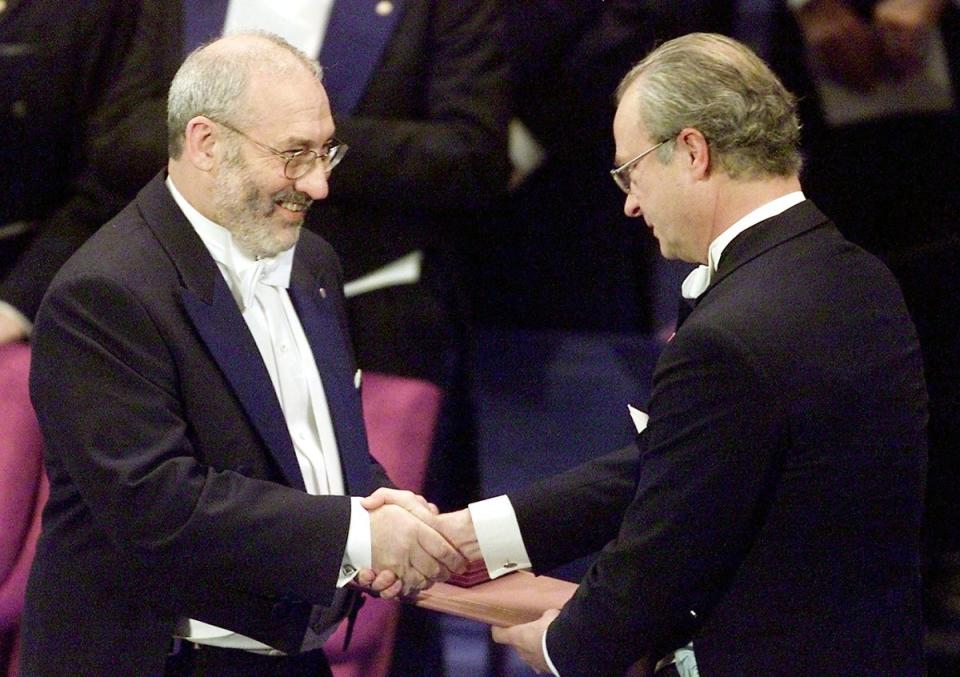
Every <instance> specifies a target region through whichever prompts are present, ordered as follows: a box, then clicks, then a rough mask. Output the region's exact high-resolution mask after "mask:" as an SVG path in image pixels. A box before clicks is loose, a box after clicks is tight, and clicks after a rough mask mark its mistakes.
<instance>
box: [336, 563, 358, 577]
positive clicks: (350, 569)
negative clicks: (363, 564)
mask: <svg viewBox="0 0 960 677" xmlns="http://www.w3.org/2000/svg"><path fill="white" fill-rule="evenodd" d="M340 571H341V573H343V575H344V576H353V575H354V574H355V573H357V568H356V567H355V566H353V565H352V564H344V565H343V567H342V568H341V569H340Z"/></svg>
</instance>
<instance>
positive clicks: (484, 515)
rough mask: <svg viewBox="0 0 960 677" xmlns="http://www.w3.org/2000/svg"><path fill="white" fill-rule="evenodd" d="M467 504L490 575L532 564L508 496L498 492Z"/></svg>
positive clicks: (500, 574)
mask: <svg viewBox="0 0 960 677" xmlns="http://www.w3.org/2000/svg"><path fill="white" fill-rule="evenodd" d="M467 507H468V509H469V510H470V518H471V519H472V520H473V528H474V531H476V534H477V543H478V544H479V546H480V553H481V554H482V555H483V563H484V564H485V565H486V566H487V573H488V574H489V576H490V578H497V577H498V576H503V575H504V574H509V573H510V572H511V571H516V570H517V569H529V568H530V566H531V565H530V557H529V555H527V548H526V546H525V545H524V544H523V536H521V535H520V525H519V524H517V515H516V513H514V511H513V505H512V504H511V503H510V499H509V498H507V497H506V496H497V497H495V498H488V499H486V500H484V501H477V502H476V503H471V504H470V505H469V506H467Z"/></svg>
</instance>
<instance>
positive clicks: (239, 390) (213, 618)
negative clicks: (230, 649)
mask: <svg viewBox="0 0 960 677" xmlns="http://www.w3.org/2000/svg"><path fill="white" fill-rule="evenodd" d="M163 178H164V177H163V175H162V174H161V175H159V176H158V177H157V178H156V179H155V180H154V181H152V182H151V183H150V184H148V185H147V187H146V188H144V189H143V191H142V192H141V193H140V195H139V196H138V197H137V199H136V201H135V202H134V203H132V204H131V205H130V206H128V207H127V208H126V209H125V210H124V211H123V212H121V214H120V215H118V216H117V217H116V219H114V220H112V221H111V222H110V223H109V224H108V225H107V226H105V227H104V228H103V229H102V230H100V231H99V232H98V234H97V235H96V236H95V237H94V238H92V239H91V240H90V241H89V242H88V243H87V244H86V245H85V246H84V247H83V248H82V249H81V250H80V251H79V252H78V253H77V254H76V256H75V257H74V258H73V259H72V260H71V261H70V263H69V264H68V265H67V266H66V267H64V269H63V270H62V272H61V273H60V274H59V276H58V277H57V279H56V280H55V282H54V283H53V285H52V287H51V289H50V292H49V294H48V296H47V299H46V301H45V303H44V306H43V311H42V312H41V314H40V316H39V318H38V323H37V332H36V343H35V347H34V357H33V360H34V361H33V368H32V377H31V395H32V398H33V401H34V405H35V407H36V409H37V413H38V417H39V419H40V423H41V427H42V428H43V431H44V439H45V442H46V445H47V448H46V455H45V463H46V467H47V471H48V473H49V477H50V484H51V490H50V498H49V501H48V503H47V507H46V510H45V513H44V530H43V534H42V536H41V539H40V543H39V545H38V549H37V555H36V559H35V562H34V569H33V571H32V573H31V578H30V583H29V588H28V594H27V608H26V611H25V616H24V633H23V636H24V640H23V670H24V673H25V674H29V675H56V674H63V670H64V669H65V667H66V669H68V670H69V671H70V672H72V673H75V674H103V675H106V674H130V675H133V674H136V675H158V674H162V672H163V667H164V659H165V658H166V654H167V651H168V649H169V647H170V641H171V637H172V635H173V634H174V629H175V624H176V622H177V620H178V618H181V617H183V616H187V617H191V618H197V619H200V620H203V621H206V622H208V623H212V624H214V625H219V626H221V627H227V628H230V629H231V630H234V631H236V632H240V633H241V634H244V635H247V636H249V637H253V638H255V639H258V640H260V641H262V642H264V643H267V644H269V645H270V646H273V647H276V648H279V649H281V650H283V651H286V652H294V653H295V652H297V651H299V649H300V645H301V641H302V640H303V637H304V632H305V630H306V627H307V622H308V620H309V618H310V613H311V607H312V606H313V605H324V604H329V603H330V602H331V599H332V595H333V591H334V589H335V588H334V586H335V583H336V581H337V576H338V573H339V569H340V564H341V560H342V557H343V550H344V544H345V543H346V538H347V527H348V524H349V514H350V500H349V498H348V497H346V496H311V495H308V494H306V493H305V492H304V491H303V479H302V475H301V474H300V469H299V465H298V463H297V460H296V457H295V454H294V450H293V446H292V442H291V440H290V434H289V432H288V430H287V427H286V423H285V419H284V415H283V412H282V411H281V408H280V404H279V402H278V401H277V397H276V394H275V392H274V390H273V386H272V384H271V381H270V377H269V375H268V374H267V371H266V368H265V367H264V364H263V361H262V358H261V357H260V353H259V352H258V349H257V346H256V344H255V343H254V340H253V337H252V335H251V334H250V332H249V330H248V329H247V326H246V324H245V322H244V320H243V318H242V316H241V314H240V311H239V309H238V308H237V304H236V302H235V301H234V298H233V296H232V295H231V293H230V291H229V290H228V288H227V286H226V284H225V282H224V279H223V276H222V274H221V272H220V270H219V269H218V268H217V265H216V263H215V262H214V261H213V259H212V257H211V256H210V254H209V253H208V251H207V250H206V248H205V247H204V245H203V243H202V241H201V240H200V238H199V237H198V236H197V234H196V233H195V232H194V230H193V228H192V227H191V226H190V224H189V223H188V222H187V220H186V218H185V217H184V215H183V214H182V212H181V211H180V209H179V208H178V207H177V205H176V204H175V203H174V201H173V198H172V196H171V195H170V193H169V191H168V190H167V188H166V186H165V185H164V183H163ZM341 283H342V275H341V272H340V269H339V264H338V262H337V259H336V257H335V255H334V254H333V252H332V250H331V249H330V247H329V245H328V244H326V243H325V242H323V241H322V240H320V239H319V238H317V237H316V236H313V235H311V234H309V233H305V234H304V235H303V237H302V238H301V240H300V242H299V244H298V245H297V250H296V258H295V259H294V266H293V273H292V275H291V284H290V290H289V291H290V297H291V300H292V301H293V303H294V306H295V308H296V309H297V314H298V315H299V317H300V321H301V323H302V325H303V328H304V332H305V334H306V336H307V338H308V340H309V342H310V343H311V345H312V349H313V353H314V355H315V356H316V357H317V367H318V371H319V373H320V376H321V379H322V381H323V386H324V390H325V392H326V393H327V400H328V402H329V406H330V412H331V418H332V420H333V424H334V429H335V432H336V435H337V444H338V447H339V451H340V456H341V460H342V465H343V469H344V473H345V477H346V485H347V487H348V491H351V492H353V493H354V495H365V493H366V492H368V491H369V490H371V489H372V487H373V478H374V477H377V478H378V480H379V482H378V483H383V482H384V481H385V478H383V476H382V474H381V473H380V472H379V471H378V467H376V466H374V467H371V466H370V465H369V463H370V458H369V455H368V453H367V448H366V438H365V436H364V431H363V424H362V419H361V414H360V398H359V394H358V393H357V391H356V389H355V387H354V367H353V364H352V356H351V353H350V349H349V345H348V343H347V332H346V318H345V314H344V311H343V299H342V295H341V291H340V289H341ZM320 289H323V290H325V293H324V294H321V293H320V292H319V291H318V290H320ZM78 450H83V451H82V452H79V451H78ZM371 471H374V472H371ZM121 544H122V545H121ZM67 666H68V667H67Z"/></svg>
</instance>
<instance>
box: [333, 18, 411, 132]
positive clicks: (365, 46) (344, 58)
mask: <svg viewBox="0 0 960 677" xmlns="http://www.w3.org/2000/svg"><path fill="white" fill-rule="evenodd" d="M404 3H405V0H386V1H381V2H377V1H376V0H337V1H336V2H334V3H333V10H332V11H331V13H330V22H329V23H328V24H327V32H326V34H325V36H324V39H323V47H322V48H321V49H320V63H321V64H323V66H324V77H323V85H324V87H325V88H326V90H327V95H328V96H329V97H330V106H331V108H332V110H333V113H334V115H338V114H346V115H349V114H352V113H353V112H354V111H355V110H356V108H357V105H358V104H359V103H360V99H361V97H362V96H363V93H364V91H366V88H367V83H368V82H369V81H370V78H371V77H372V76H373V72H374V70H375V69H376V67H377V65H378V64H379V63H380V59H381V57H382V56H383V51H384V49H385V47H386V45H387V42H388V41H389V39H390V36H391V35H392V34H393V30H394V28H395V27H396V25H397V22H398V21H399V20H400V16H401V15H402V14H403V10H404ZM388 8H389V11H387V9H388Z"/></svg>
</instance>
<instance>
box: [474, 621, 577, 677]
mask: <svg viewBox="0 0 960 677" xmlns="http://www.w3.org/2000/svg"><path fill="white" fill-rule="evenodd" d="M559 614H560V611H559V610H558V609H548V610H547V611H545V612H543V615H542V616H541V617H540V618H539V619H537V620H535V621H532V622H530V623H523V624H520V625H514V626H513V627H512V628H497V627H494V628H491V631H490V633H491V635H492V637H493V641H495V642H497V643H498V644H506V645H508V646H512V647H513V648H514V649H516V650H517V653H518V654H519V656H520V658H521V659H523V662H524V663H526V664H527V665H529V666H530V667H531V668H533V670H534V671H536V672H538V673H543V672H549V671H550V668H549V667H548V666H547V661H546V658H545V657H544V655H543V649H542V642H543V633H545V632H546V631H547V627H548V626H549V625H550V623H552V622H553V619H555V618H556V617H557V616H558V615H559Z"/></svg>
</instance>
